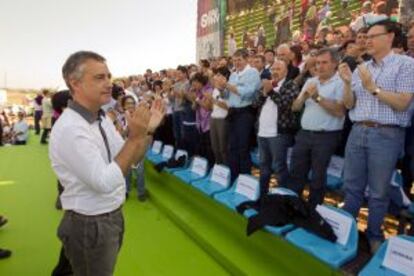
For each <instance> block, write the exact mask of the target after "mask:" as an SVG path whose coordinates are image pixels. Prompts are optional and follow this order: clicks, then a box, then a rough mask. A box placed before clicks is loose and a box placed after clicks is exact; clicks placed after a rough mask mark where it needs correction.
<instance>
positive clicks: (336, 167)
mask: <svg viewBox="0 0 414 276" xmlns="http://www.w3.org/2000/svg"><path fill="white" fill-rule="evenodd" d="M343 171H344V158H342V157H339V156H332V157H331V162H330V163H329V166H328V171H327V173H328V174H329V175H332V176H335V177H338V178H341V177H342V172H343Z"/></svg>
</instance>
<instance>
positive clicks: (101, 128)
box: [98, 116, 112, 163]
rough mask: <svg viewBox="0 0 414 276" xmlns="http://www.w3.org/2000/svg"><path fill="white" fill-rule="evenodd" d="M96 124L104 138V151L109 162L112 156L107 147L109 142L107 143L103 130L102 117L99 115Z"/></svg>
mask: <svg viewBox="0 0 414 276" xmlns="http://www.w3.org/2000/svg"><path fill="white" fill-rule="evenodd" d="M98 122H99V123H98V126H99V131H100V132H101V135H102V138H103V140H104V143H105V148H106V153H107V154H108V161H109V163H111V161H112V158H111V150H110V149H109V143H108V137H107V136H106V133H105V130H104V129H103V127H102V118H101V116H99V117H98Z"/></svg>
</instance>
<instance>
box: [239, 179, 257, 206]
mask: <svg viewBox="0 0 414 276" xmlns="http://www.w3.org/2000/svg"><path fill="white" fill-rule="evenodd" d="M258 189H259V181H258V180H257V179H255V178H253V177H251V176H248V175H244V174H241V175H239V178H238V180H237V186H236V193H238V194H241V195H244V196H245V197H247V198H249V199H250V200H256V199H257V196H258Z"/></svg>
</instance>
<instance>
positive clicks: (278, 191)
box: [269, 187, 298, 196]
mask: <svg viewBox="0 0 414 276" xmlns="http://www.w3.org/2000/svg"><path fill="white" fill-rule="evenodd" d="M269 194H278V195H290V196H298V194H297V193H295V192H294V191H292V190H290V189H288V188H283V187H276V188H270V189H269Z"/></svg>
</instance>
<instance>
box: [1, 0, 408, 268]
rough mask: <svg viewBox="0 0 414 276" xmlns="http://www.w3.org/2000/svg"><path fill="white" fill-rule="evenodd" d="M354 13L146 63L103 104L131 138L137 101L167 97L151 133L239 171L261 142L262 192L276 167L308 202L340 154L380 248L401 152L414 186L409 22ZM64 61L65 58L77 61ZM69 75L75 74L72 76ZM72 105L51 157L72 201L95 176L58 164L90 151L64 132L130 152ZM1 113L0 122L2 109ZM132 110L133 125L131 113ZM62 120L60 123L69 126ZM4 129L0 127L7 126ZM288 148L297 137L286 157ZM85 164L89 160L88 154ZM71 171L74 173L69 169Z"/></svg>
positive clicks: (317, 200)
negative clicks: (222, 49) (284, 35)
mask: <svg viewBox="0 0 414 276" xmlns="http://www.w3.org/2000/svg"><path fill="white" fill-rule="evenodd" d="M364 7H365V6H364ZM361 16H364V15H361ZM379 19H381V20H379ZM362 20H363V21H364V22H365V19H362ZM370 20H371V19H370ZM355 22H358V19H355ZM357 25H358V24H357V23H355V24H354V25H351V27H349V28H342V29H341V30H327V31H325V29H323V28H322V29H321V30H320V31H319V32H317V34H316V35H315V38H314V39H311V40H310V39H308V38H307V39H302V40H300V41H295V40H292V41H289V42H288V43H283V44H280V45H278V46H277V47H275V48H267V49H259V48H260V47H251V48H250V49H244V48H243V49H237V50H235V51H234V53H232V55H231V56H222V57H219V58H213V59H210V60H201V61H200V64H199V65H195V64H191V65H185V66H184V65H180V66H178V67H177V68H176V69H168V70H161V71H160V72H152V70H150V69H148V70H147V71H146V72H145V74H143V75H133V76H129V77H128V78H119V79H115V80H114V81H113V83H112V85H111V86H110V89H111V91H110V93H111V96H112V97H111V101H110V102H109V103H107V104H105V105H103V106H102V109H101V110H100V111H99V112H102V113H105V114H106V117H107V118H109V119H110V122H111V123H112V124H113V126H112V127H114V128H115V129H116V131H117V132H118V134H120V136H121V137H122V138H123V139H125V141H130V142H131V143H132V141H133V137H135V136H137V135H138V134H137V130H136V128H137V127H138V125H139V124H138V122H137V121H133V120H132V119H131V118H133V117H134V116H138V115H136V114H137V110H138V111H140V112H144V113H145V110H144V109H143V106H148V107H149V106H154V105H156V106H157V103H158V105H159V104H160V103H162V105H163V106H165V116H164V115H163V120H162V122H161V124H160V126H159V127H158V128H157V127H151V128H145V129H146V130H148V129H149V130H148V131H149V132H148V135H150V136H153V139H154V140H160V141H162V142H163V143H164V144H168V145H173V146H174V147H175V148H177V149H184V150H186V151H187V152H188V154H189V156H190V157H191V156H195V155H198V156H202V157H204V158H206V159H207V160H208V162H209V165H210V166H213V165H214V164H224V165H227V166H228V167H229V168H230V171H231V180H232V181H234V180H235V179H236V178H237V177H238V175H239V174H250V173H251V169H252V162H251V158H250V152H251V150H252V149H254V148H256V147H257V148H258V152H259V156H260V159H259V169H260V180H259V182H260V193H261V195H263V194H265V193H267V192H268V190H269V182H270V178H271V175H272V174H274V175H275V178H276V182H277V185H279V186H281V187H286V188H289V189H291V190H293V191H295V192H296V193H297V194H299V195H302V194H303V191H304V187H305V184H308V185H309V196H308V202H309V204H310V205H311V206H313V207H316V206H317V205H318V204H322V203H323V201H324V198H325V193H326V178H327V169H328V165H329V162H330V160H331V157H332V156H333V155H341V156H343V157H344V160H345V165H344V176H343V181H344V192H345V197H344V206H343V209H344V210H346V211H348V212H349V213H351V214H352V215H353V216H354V217H355V218H357V217H358V214H359V210H360V208H361V206H362V204H363V202H364V200H367V202H368V208H369V217H368V228H367V231H366V235H367V238H368V240H369V242H370V248H371V251H372V252H375V251H376V250H377V249H378V247H379V245H380V244H381V243H382V241H383V239H384V235H383V231H382V224H383V221H384V217H385V216H386V214H387V212H388V206H389V202H390V198H389V189H390V181H391V177H392V174H393V172H394V170H395V168H396V166H397V163H398V162H399V160H402V161H401V162H400V163H401V164H402V165H400V168H401V169H402V170H403V176H404V187H405V191H406V193H407V195H408V196H411V194H410V190H411V188H412V182H413V175H414V158H413V154H414V150H413V149H414V144H413V142H414V136H413V135H414V128H413V124H412V123H413V119H414V118H413V111H414V104H413V101H412V98H413V95H414V59H413V57H414V23H413V24H411V25H410V26H401V25H399V24H398V23H395V22H392V21H391V20H389V19H388V18H377V20H374V19H372V22H370V23H369V24H365V23H364V24H359V25H358V26H359V27H355V26H357ZM89 58H91V59H92V60H95V61H97V62H98V63H102V64H104V59H101V58H100V57H99V56H98V57H97V56H93V55H92V56H90V57H89ZM83 62H85V61H83ZM65 66H68V68H69V69H70V66H71V65H70V63H69V64H66V65H65ZM91 66H92V65H91ZM105 66H106V65H105ZM68 68H66V69H68ZM69 69H68V70H69ZM72 69H73V68H72ZM98 69H99V68H98ZM73 70H74V69H73ZM98 71H99V70H98ZM88 73H89V72H88ZM64 74H65V72H64ZM85 74H86V73H85ZM105 74H106V73H105ZM64 76H65V75H64ZM65 77H67V78H68V79H69V77H70V76H69V75H68V76H65ZM100 77H101V78H102V79H103V78H105V79H107V78H109V77H108V76H107V75H104V74H101V75H97V77H96V78H97V79H96V81H99V78H100ZM67 78H65V80H67ZM67 82H68V81H67ZM76 85H77V83H76V82H75V80H73V82H68V86H69V87H70V89H71V93H72V94H73V91H74V90H76V91H77V92H76V93H80V92H78V90H79V91H81V92H82V89H84V88H83V87H81V86H79V87H78V86H76ZM105 89H106V88H105ZM105 91H106V90H105ZM108 93H109V92H108ZM75 95H78V96H77V97H78V100H79V99H81V98H79V97H80V96H79V95H82V94H75ZM85 95H86V94H85ZM84 97H86V98H84V99H83V100H84V101H85V102H87V101H92V98H91V99H88V98H87V96H84ZM81 100H82V99H81ZM52 102H53V97H51V95H50V93H49V92H48V91H44V92H43V95H42V96H40V95H39V97H38V98H37V99H36V100H35V103H36V107H35V131H36V134H39V133H40V124H39V122H40V121H41V125H42V127H43V129H44V132H43V134H42V138H41V142H42V143H47V137H48V134H49V132H50V129H51V128H52V121H53V120H52V118H56V119H57V118H58V117H59V116H55V115H54V113H56V109H55V110H54V111H53V103H52ZM71 110H72V111H74V112H72V111H71V112H70V114H69V115H67V116H66V117H69V116H72V117H73V118H72V119H73V120H74V121H76V120H78V119H79V118H80V117H79V116H81V117H82V118H83V119H85V121H84V122H82V124H84V125H82V126H76V128H77V130H76V131H79V133H78V134H77V133H71V134H70V135H68V137H64V136H59V138H60V139H62V140H58V139H57V138H56V137H55V143H54V145H53V147H52V149H51V151H52V152H55V154H56V155H53V153H52V154H51V159H52V165H53V166H54V169H55V171H56V172H57V175H58V177H59V176H62V177H64V178H65V181H66V182H68V183H69V184H66V185H67V186H65V189H68V190H66V194H64V197H65V203H64V206H63V207H64V209H66V210H68V208H71V207H74V206H72V205H71V204H72V203H73V202H72V201H71V196H73V195H71V194H70V193H71V192H73V191H74V190H73V187H71V185H72V184H73V185H75V184H79V183H83V182H82V181H89V180H90V179H88V177H90V175H89V174H86V173H85V175H84V172H83V171H82V170H83V169H84V168H82V167H81V166H82V162H81V163H79V164H76V166H75V165H73V164H72V165H73V166H74V168H72V169H73V171H75V172H76V173H79V175H81V180H82V181H81V180H79V181H78V182H79V183H77V182H76V181H74V182H73V183H72V182H71V179H69V178H68V175H65V174H64V172H63V171H64V169H65V168H64V167H63V165H62V166H61V164H60V163H61V162H63V161H62V160H63V159H61V158H63V157H62V156H65V157H67V158H68V160H69V161H73V160H71V158H72V157H70V156H72V155H76V154H78V157H79V158H80V160H81V161H85V162H90V160H89V159H87V160H86V159H84V158H83V157H82V158H81V156H83V155H85V153H82V154H81V153H80V151H79V149H76V150H74V149H72V148H70V149H66V150H65V149H62V147H58V145H59V143H62V141H66V140H67V141H68V143H70V142H73V141H71V140H69V139H71V137H72V136H73V137H72V138H73V139H75V140H76V139H77V140H79V141H80V143H85V141H84V140H82V139H83V138H85V137H87V136H88V135H89V136H91V137H89V138H91V139H96V137H95V136H96V135H100V134H99V133H101V134H102V136H103V140H104V142H105V146H102V147H101V152H100V154H101V155H103V156H105V158H106V157H107V159H108V160H109V162H111V160H113V159H114V156H113V155H111V152H114V151H116V152H119V154H120V155H122V154H124V155H125V154H126V153H124V152H123V150H120V146H118V145H115V144H111V143H110V144H109V146H108V142H107V138H106V135H104V134H103V133H104V132H102V130H101V128H102V126H101V120H100V119H99V118H100V113H97V114H98V118H95V117H93V115H91V114H90V113H88V111H87V110H85V108H84V107H83V106H81V105H78V104H77V103H76V102H74V103H72V105H71ZM62 113H63V109H62V110H60V112H57V114H59V115H60V114H62ZM63 114H64V113H63ZM96 120H97V121H99V123H98V124H97V126H96V131H95V130H94V131H92V132H85V133H84V131H85V129H87V128H89V127H90V126H89V125H88V124H87V123H89V124H90V125H91V126H92V125H93V126H95V122H96ZM146 120H149V119H148V118H146ZM2 121H3V123H4V122H5V119H3V120H2ZM22 121H24V114H19V121H18V122H17V123H15V124H14V126H13V128H12V129H13V130H12V133H14V137H15V143H16V144H20V142H19V141H22V140H21V139H23V138H24V139H23V140H24V141H26V140H27V125H26V127H25V126H23V123H21V122H22ZM64 122H65V123H66V124H67V125H68V126H72V124H73V122H71V121H70V120H69V119H68V118H66V121H64ZM131 122H132V123H133V124H134V125H133V128H131V126H130V125H129V123H131ZM19 123H20V124H19ZM63 124H64V123H61V125H60V126H59V128H58V130H57V131H55V133H59V132H62V133H63V132H64V131H65V130H66V126H65V125H63ZM103 125H104V128H105V130H106V132H108V131H109V132H110V133H111V134H110V135H111V137H109V138H110V139H109V140H111V139H115V138H116V137H115V136H114V135H113V134H112V132H111V131H112V127H109V126H108V125H105V124H103ZM98 126H99V127H98ZM73 127H75V126H73ZM99 131H100V132H99ZM3 132H4V127H3ZM95 132H96V133H98V134H96V133H95ZM68 133H69V132H68ZM52 135H53V134H52ZM56 135H57V134H56ZM82 135H83V136H82ZM131 135H132V136H133V137H132V136H131ZM2 136H3V139H4V137H5V134H4V133H3V135H2ZM84 136H85V137H84ZM19 137H23V138H19ZM82 137H83V138H82ZM89 138H88V139H89ZM85 139H86V138H85ZM116 139H117V138H116ZM116 139H115V140H116ZM116 141H117V142H119V143H121V142H120V141H118V140H116ZM135 142H136V141H135ZM148 144H149V143H148V141H147V142H146V143H143V144H142V145H141V144H140V145H141V146H143V147H144V148H145V149H140V152H139V155H140V156H141V157H142V155H143V153H144V152H145V151H146V149H147V146H148ZM82 145H83V146H84V148H83V150H84V151H85V152H88V153H90V154H91V156H94V157H96V158H97V156H95V155H92V153H91V151H92V149H90V148H88V144H87V143H85V144H82ZM102 145H103V144H102ZM124 147H126V148H128V149H129V150H131V152H132V153H135V154H137V155H138V152H136V151H137V149H134V150H132V148H131V147H130V145H129V144H128V143H126V144H125V146H124ZM289 149H292V152H291V157H290V158H288V151H289ZM78 151H79V152H78ZM132 153H131V154H132ZM120 155H119V156H120ZM125 156H126V155H125ZM117 158H118V156H117ZM125 158H126V159H125V160H128V161H125V160H124V161H122V160H121V159H117V162H118V164H120V165H119V166H120V167H121V170H122V173H123V175H124V176H125V178H126V179H127V181H126V183H127V187H125V189H118V188H119V187H118V188H117V189H118V190H116V191H115V190H114V192H113V193H114V197H115V198H116V199H119V201H120V202H121V201H122V200H121V199H122V196H121V195H119V191H125V193H126V196H128V193H129V191H130V186H131V185H132V181H134V180H135V181H136V183H137V190H138V198H139V199H140V200H145V198H146V196H147V194H146V190H145V183H144V178H143V176H144V167H143V163H142V158H141V159H140V158H132V157H128V158H127V157H125ZM69 161H68V162H69ZM65 162H66V161H65ZM69 163H70V162H69ZM288 163H289V166H288ZM109 164H110V165H108V168H109V169H110V170H109V169H108V171H107V172H105V175H104V176H107V178H108V179H111V180H116V181H117V182H116V183H118V184H119V183H121V182H122V181H121V180H120V179H119V176H120V174H119V173H118V171H117V170H116V169H115V168H114V167H111V164H112V163H109ZM85 166H86V167H88V166H89V165H86V163H85ZM75 167H76V168H75ZM103 168H104V165H102V166H101V167H94V171H93V174H96V173H98V172H99V170H101V169H103ZM310 172H311V173H310ZM107 174H108V175H107ZM109 174H111V175H109ZM134 174H135V177H133V175H134ZM94 176H96V177H97V179H98V180H99V181H100V182H99V183H98V184H99V185H101V184H102V187H101V186H96V187H95V188H96V189H104V190H105V189H108V190H109V189H110V188H111V187H112V186H111V185H115V184H113V183H109V182H108V183H106V182H107V181H108V179H104V176H99V175H94ZM76 177H78V176H77V175H76V174H75V175H74V176H73V178H74V179H75V178H76ZM82 177H83V178H82ZM98 180H93V181H92V180H90V182H91V183H92V182H94V181H98ZM75 182H76V183H75ZM101 182H102V183H101ZM118 184H117V185H118ZM67 187H69V188H67ZM367 188H368V189H369V194H368V197H367V196H366V190H367ZM105 191H106V190H105ZM82 200H83V199H82ZM100 203H102V202H100ZM112 203H113V202H112ZM102 204H103V203H102ZM65 205H66V206H65ZM112 205H114V203H113V204H112ZM114 206H115V205H114ZM84 207H85V208H86V209H85V210H86V211H85V213H87V215H90V213H91V212H93V211H89V210H88V209H87V208H89V207H91V206H89V205H88V203H87V202H86V201H85V206H84ZM95 207H96V206H95ZM95 207H94V208H95ZM74 208H77V207H76V206H75V207H74ZM92 209H93V208H92V207H91V210H92ZM114 209H115V210H114V211H113V212H110V214H111V215H113V214H115V213H114V212H118V211H117V210H118V209H117V208H114ZM69 210H73V209H69ZM81 211H83V210H81ZM108 214H109V213H108ZM67 216H68V217H66V214H65V218H64V219H69V216H71V218H74V217H75V216H77V212H73V213H68V215H67ZM79 219H80V218H79ZM64 226H65V227H69V226H68V225H64ZM64 226H61V228H60V231H61V232H59V234H60V235H61V237H63V236H64V233H63V231H64V230H65V229H63V227H64ZM65 245H67V244H65ZM117 246H118V247H119V246H120V244H117ZM118 247H117V248H118ZM66 250H68V248H66ZM75 253H76V252H75V251H73V252H70V253H69V254H70V258H71V261H76V262H79V263H78V265H80V266H82V265H84V264H83V263H82V262H83V261H82V260H77V259H76V254H75ZM74 254H75V255H74ZM114 254H115V253H114Z"/></svg>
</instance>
